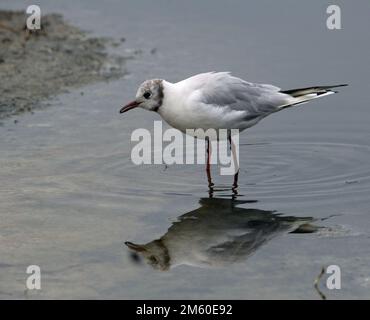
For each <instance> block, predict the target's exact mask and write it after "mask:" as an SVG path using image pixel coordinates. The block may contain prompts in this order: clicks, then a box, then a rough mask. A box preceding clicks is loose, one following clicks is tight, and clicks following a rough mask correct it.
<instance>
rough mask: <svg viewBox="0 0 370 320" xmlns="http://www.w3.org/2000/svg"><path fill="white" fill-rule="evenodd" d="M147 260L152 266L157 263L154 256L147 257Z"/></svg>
mask: <svg viewBox="0 0 370 320" xmlns="http://www.w3.org/2000/svg"><path fill="white" fill-rule="evenodd" d="M149 260H150V262H151V263H153V264H157V263H158V260H157V258H156V257H155V256H150V257H149Z"/></svg>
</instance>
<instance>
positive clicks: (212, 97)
mask: <svg viewBox="0 0 370 320" xmlns="http://www.w3.org/2000/svg"><path fill="white" fill-rule="evenodd" d="M341 86H346V84H340V85H333V86H315V87H308V88H299V89H292V90H281V89H280V88H279V87H276V86H273V85H271V84H257V83H252V82H247V81H245V80H242V79H240V78H237V77H234V76H232V75H231V74H230V73H229V72H207V73H201V74H197V75H195V76H193V77H190V78H187V79H185V80H182V81H180V82H176V83H171V82H168V81H166V80H163V79H153V80H147V81H145V82H143V83H142V84H141V85H140V87H139V89H138V91H137V93H136V98H135V100H134V101H132V102H130V103H129V104H127V105H126V106H124V107H122V108H121V110H120V113H124V112H126V111H128V110H131V109H134V108H137V107H140V108H143V109H146V110H149V111H155V112H158V113H159V114H160V115H161V117H162V118H163V119H164V120H165V121H166V122H167V123H168V124H169V125H171V126H172V127H174V128H176V129H179V130H181V131H182V132H184V133H186V130H187V129H194V130H196V129H203V130H204V131H206V130H208V129H216V130H218V129H227V130H231V129H238V130H239V131H243V130H245V129H247V128H249V127H252V126H254V125H255V124H257V123H258V122H259V121H260V120H262V119H263V118H265V117H266V116H268V115H270V114H272V113H275V112H277V111H280V110H283V109H285V108H288V107H291V106H294V105H297V104H301V103H305V102H308V101H310V100H313V99H316V98H318V97H324V96H327V95H330V94H333V93H336V91H333V90H332V89H333V88H336V87H341ZM228 139H229V141H230V146H231V149H233V143H232V140H231V135H229V137H228ZM207 142H208V143H207V154H208V157H207V176H208V181H209V183H210V186H211V185H212V182H211V176H210V150H209V140H208V139H207ZM234 148H235V147H234ZM237 178H238V172H237V173H236V174H235V176H234V187H236V186H237Z"/></svg>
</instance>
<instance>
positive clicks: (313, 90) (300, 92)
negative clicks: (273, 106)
mask: <svg viewBox="0 0 370 320" xmlns="http://www.w3.org/2000/svg"><path fill="white" fill-rule="evenodd" d="M345 86H348V84H338V85H333V86H316V87H308V88H299V89H291V90H282V91H280V92H281V93H284V94H287V95H289V96H291V97H292V98H293V99H292V102H291V103H288V104H285V105H282V106H280V107H279V110H280V109H284V108H288V107H291V106H294V105H296V104H301V103H305V102H308V101H310V100H312V99H316V98H318V97H324V96H327V95H330V94H334V93H337V91H335V90H332V89H333V88H338V87H345Z"/></svg>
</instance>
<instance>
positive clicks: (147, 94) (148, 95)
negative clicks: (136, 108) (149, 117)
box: [143, 91, 152, 99]
mask: <svg viewBox="0 0 370 320" xmlns="http://www.w3.org/2000/svg"><path fill="white" fill-rule="evenodd" d="M151 95H152V94H151V93H150V92H149V91H147V92H145V93H144V94H143V97H144V98H145V99H149V98H150V96H151Z"/></svg>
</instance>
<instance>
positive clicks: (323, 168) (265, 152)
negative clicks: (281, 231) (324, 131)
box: [240, 142, 370, 196]
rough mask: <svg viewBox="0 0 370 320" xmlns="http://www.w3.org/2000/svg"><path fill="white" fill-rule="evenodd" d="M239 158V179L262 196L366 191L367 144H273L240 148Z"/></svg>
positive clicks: (369, 183)
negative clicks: (246, 181) (264, 194)
mask: <svg viewBox="0 0 370 320" xmlns="http://www.w3.org/2000/svg"><path fill="white" fill-rule="evenodd" d="M240 158H241V159H242V160H241V163H242V168H244V170H243V171H245V172H244V174H243V177H247V178H246V179H247V180H248V184H249V185H250V188H254V189H256V190H258V191H259V192H262V193H266V194H267V193H268V194H276V193H279V194H282V195H284V196H298V195H299V196H302V195H307V196H312V195H318V196H345V195H347V194H352V195H353V194H354V193H368V192H369V191H370V161H369V160H370V146H367V145H358V144H345V143H329V142H322V143H315V142H304V143H300V142H294V143H293V142H277V143H273V144H269V145H254V146H253V145H249V146H247V147H242V148H241V150H240ZM241 184H243V183H241Z"/></svg>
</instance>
